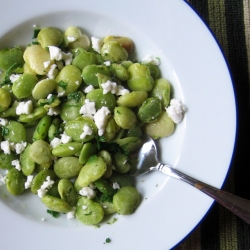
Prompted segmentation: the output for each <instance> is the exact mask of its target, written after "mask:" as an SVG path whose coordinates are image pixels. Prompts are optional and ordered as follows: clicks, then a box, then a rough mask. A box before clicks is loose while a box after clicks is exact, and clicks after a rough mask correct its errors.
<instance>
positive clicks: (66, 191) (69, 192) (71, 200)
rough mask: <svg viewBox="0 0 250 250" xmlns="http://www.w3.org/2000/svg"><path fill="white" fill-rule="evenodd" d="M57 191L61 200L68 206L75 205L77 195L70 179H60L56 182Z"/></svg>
mask: <svg viewBox="0 0 250 250" xmlns="http://www.w3.org/2000/svg"><path fill="white" fill-rule="evenodd" d="M58 192H59V194H60V197H61V199H62V200H64V201H66V202H67V203H68V204H69V205H70V206H72V207H75V205H76V203H77V200H78V197H77V193H76V190H75V188H74V186H73V184H72V182H71V181H69V180H68V179H61V180H60V181H59V183H58Z"/></svg>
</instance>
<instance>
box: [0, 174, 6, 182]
mask: <svg viewBox="0 0 250 250" xmlns="http://www.w3.org/2000/svg"><path fill="white" fill-rule="evenodd" d="M0 181H1V182H2V183H3V184H5V182H6V176H2V175H1V174H0Z"/></svg>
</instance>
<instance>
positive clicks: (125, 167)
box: [112, 152, 131, 174]
mask: <svg viewBox="0 0 250 250" xmlns="http://www.w3.org/2000/svg"><path fill="white" fill-rule="evenodd" d="M112 162H113V164H114V170H115V171H116V172H118V173H123V174H124V173H127V172H128V171H129V170H130V167H131V165H130V163H129V158H128V156H127V155H124V154H122V153H119V152H116V153H115V154H113V155H112Z"/></svg>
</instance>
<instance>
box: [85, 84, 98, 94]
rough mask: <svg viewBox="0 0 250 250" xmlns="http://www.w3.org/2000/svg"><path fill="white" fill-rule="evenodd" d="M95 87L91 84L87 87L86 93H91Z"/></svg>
mask: <svg viewBox="0 0 250 250" xmlns="http://www.w3.org/2000/svg"><path fill="white" fill-rule="evenodd" d="M94 89H95V88H94V86H93V85H89V86H88V87H86V88H85V89H84V93H86V94H87V93H89V92H91V91H92V90H94Z"/></svg>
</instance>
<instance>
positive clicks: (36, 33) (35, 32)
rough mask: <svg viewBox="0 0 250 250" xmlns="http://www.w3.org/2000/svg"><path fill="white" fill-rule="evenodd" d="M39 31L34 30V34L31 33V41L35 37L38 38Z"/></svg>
mask: <svg viewBox="0 0 250 250" xmlns="http://www.w3.org/2000/svg"><path fill="white" fill-rule="evenodd" d="M40 31H41V30H40V29H34V32H33V37H32V39H35V38H37V36H38V33H39V32H40Z"/></svg>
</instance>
